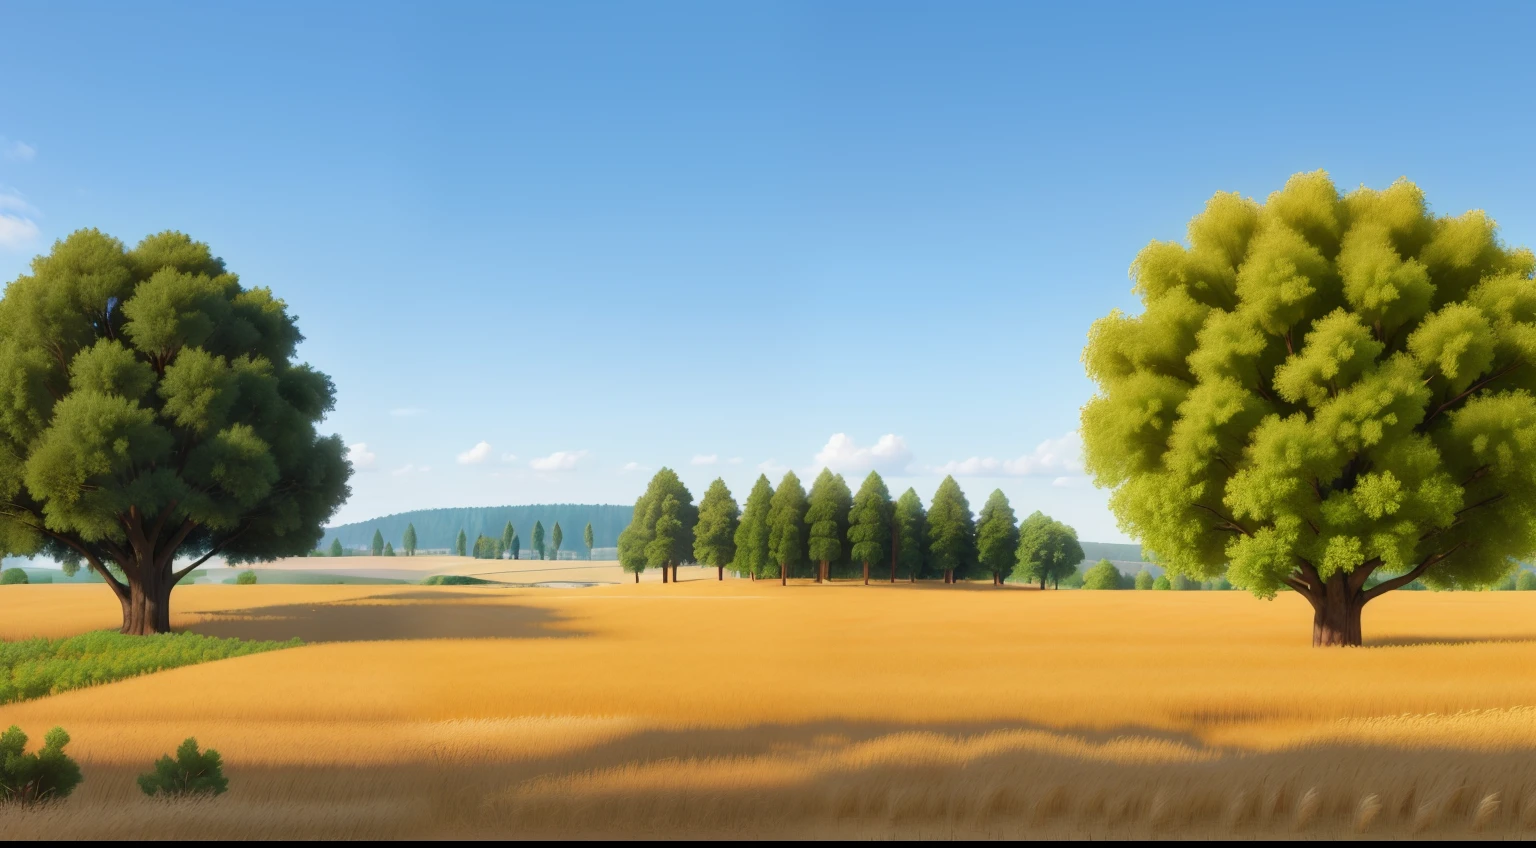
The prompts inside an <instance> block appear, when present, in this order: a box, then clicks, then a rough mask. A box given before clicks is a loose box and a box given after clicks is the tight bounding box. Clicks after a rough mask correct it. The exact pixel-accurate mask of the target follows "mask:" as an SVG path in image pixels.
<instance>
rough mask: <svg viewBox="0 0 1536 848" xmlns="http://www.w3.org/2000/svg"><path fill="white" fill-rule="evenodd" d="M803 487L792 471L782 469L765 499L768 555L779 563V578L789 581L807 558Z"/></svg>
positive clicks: (771, 559) (777, 564)
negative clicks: (781, 474)
mask: <svg viewBox="0 0 1536 848" xmlns="http://www.w3.org/2000/svg"><path fill="white" fill-rule="evenodd" d="M805 510H806V500H805V489H804V487H802V486H801V485H800V478H799V477H796V476H795V472H793V471H786V472H784V479H783V480H780V481H779V488H778V489H776V490H775V491H774V493H773V499H772V500H771V501H769V503H768V559H769V560H770V561H772V562H773V564H774V565H776V566H778V571H779V582H780V583H781V584H782V583H788V582H789V578H790V576H791V575H792V574H793V573H794V571H795V569H796V568H797V567H799V565H800V564H801V563H803V562H805V560H806V551H805V542H806V529H805Z"/></svg>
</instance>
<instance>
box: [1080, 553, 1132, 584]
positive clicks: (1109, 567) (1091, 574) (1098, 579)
mask: <svg viewBox="0 0 1536 848" xmlns="http://www.w3.org/2000/svg"><path fill="white" fill-rule="evenodd" d="M1083 588H1084V589H1124V588H1125V578H1124V577H1123V576H1122V575H1121V574H1120V569H1118V568H1115V564H1114V563H1112V562H1110V561H1109V560H1107V559H1101V560H1099V561H1098V562H1097V563H1096V564H1095V565H1094V566H1093V567H1092V568H1090V569H1088V573H1086V574H1084V575H1083Z"/></svg>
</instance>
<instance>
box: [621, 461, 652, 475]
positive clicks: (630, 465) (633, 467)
mask: <svg viewBox="0 0 1536 848" xmlns="http://www.w3.org/2000/svg"><path fill="white" fill-rule="evenodd" d="M646 470H648V469H647V468H646V467H645V466H644V465H641V464H640V463H638V462H626V463H624V465H623V466H621V467H620V468H619V473H620V474H632V473H634V472H636V471H646Z"/></svg>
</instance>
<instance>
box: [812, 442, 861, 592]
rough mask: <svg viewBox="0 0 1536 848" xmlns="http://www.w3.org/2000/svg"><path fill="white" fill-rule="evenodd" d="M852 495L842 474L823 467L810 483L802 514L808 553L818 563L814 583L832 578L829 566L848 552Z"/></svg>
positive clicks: (839, 560) (842, 558)
mask: <svg viewBox="0 0 1536 848" xmlns="http://www.w3.org/2000/svg"><path fill="white" fill-rule="evenodd" d="M852 501H853V496H852V494H851V493H850V492H849V491H848V484H847V483H846V482H844V481H843V478H842V475H835V474H833V473H832V472H831V471H830V470H829V469H825V468H823V469H822V470H821V474H819V475H818V476H817V477H816V482H815V483H813V484H811V495H810V500H809V503H808V505H807V507H806V512H805V523H806V530H807V542H808V544H807V546H806V547H807V552H808V554H809V556H810V559H811V561H812V562H814V563H817V572H816V582H817V583H820V582H821V581H823V580H827V581H830V580H831V579H832V564H833V563H841V562H842V561H843V560H844V555H845V554H846V553H847V545H846V543H845V542H844V540H845V539H847V538H848V512H849V510H850V509H852Z"/></svg>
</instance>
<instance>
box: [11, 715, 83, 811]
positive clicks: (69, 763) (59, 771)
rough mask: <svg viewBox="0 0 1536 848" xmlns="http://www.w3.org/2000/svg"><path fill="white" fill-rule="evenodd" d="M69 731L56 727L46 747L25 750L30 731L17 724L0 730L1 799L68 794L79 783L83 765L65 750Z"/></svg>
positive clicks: (40, 799) (37, 799) (24, 800)
mask: <svg viewBox="0 0 1536 848" xmlns="http://www.w3.org/2000/svg"><path fill="white" fill-rule="evenodd" d="M68 744H69V734H68V733H65V732H64V728H62V727H55V728H54V729H52V730H50V731H48V735H47V736H45V737H43V747H42V748H41V749H40V750H39V751H38V752H37V753H35V754H28V753H26V748H27V735H26V734H25V733H22V732H21V728H19V727H16V726H15V725H12V726H11V729H10V730H7V731H6V732H5V733H0V801H4V802H8V803H15V804H41V803H44V802H46V801H57V800H59V799H61V798H67V797H69V793H71V792H73V791H75V787H76V786H79V785H80V766H79V765H77V764H76V763H75V761H74V760H72V759H70V758H69V755H67V754H65V753H64V746H65V745H68Z"/></svg>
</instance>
